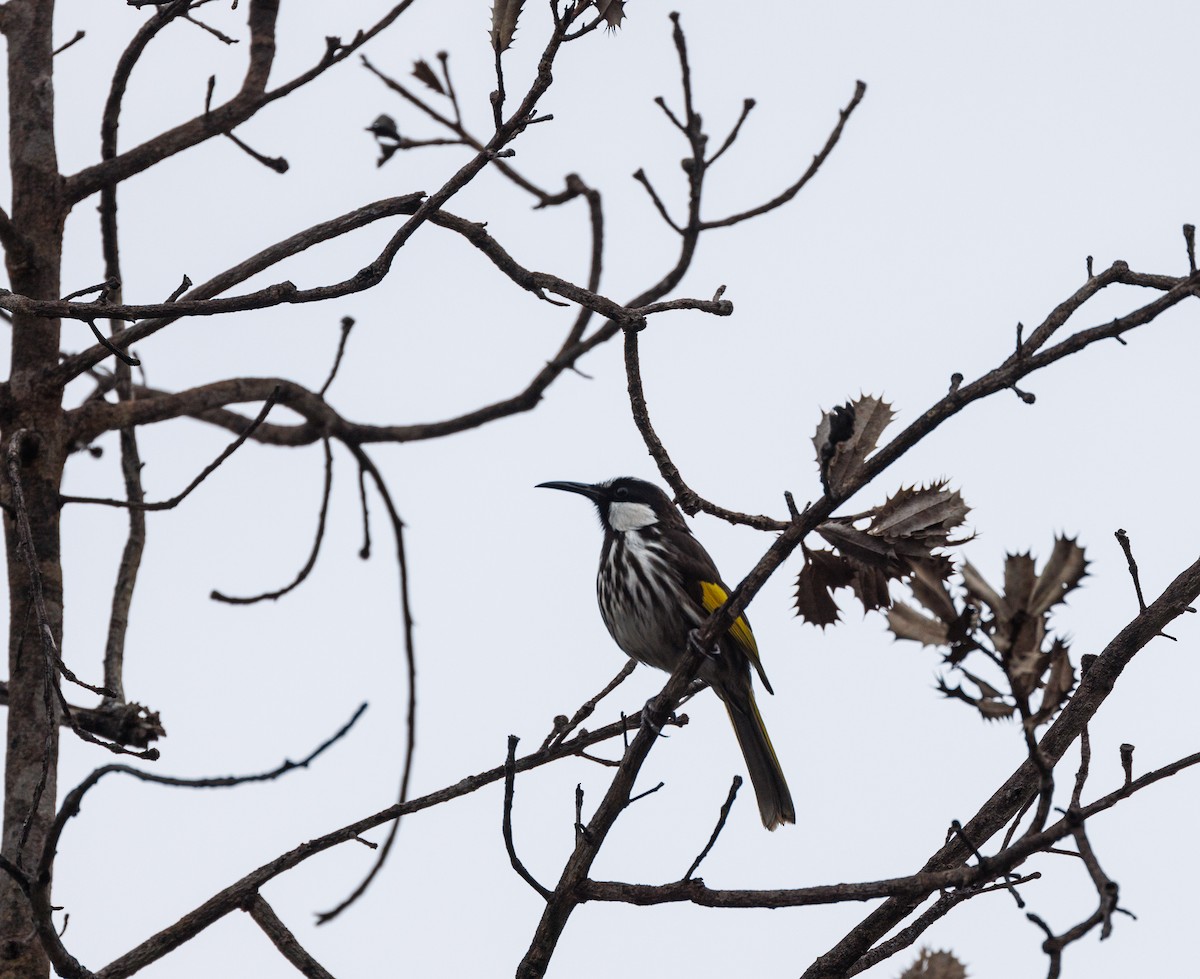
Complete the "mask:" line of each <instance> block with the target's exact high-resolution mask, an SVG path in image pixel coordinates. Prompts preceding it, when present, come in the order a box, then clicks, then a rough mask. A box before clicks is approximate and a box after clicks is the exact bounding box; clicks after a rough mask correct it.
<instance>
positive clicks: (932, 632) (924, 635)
mask: <svg viewBox="0 0 1200 979" xmlns="http://www.w3.org/2000/svg"><path fill="white" fill-rule="evenodd" d="M887 621H888V628H889V629H890V630H891V632H892V635H894V636H895V637H896V638H897V639H911V640H912V641H914V642H919V643H920V644H921V645H922V646H945V645H947V644H948V643H949V641H950V637H949V630H948V628H947V626H946V623H945V622H940V621H938V620H937V619H934V618H931V617H930V616H928V615H926V614H925V613H924V612H921V611H919V610H917V609H915V608H913V607H912V606H911V605H908V604H906V603H905V602H896V603H894V604H893V605H892V607H891V608H890V609H889V610H888V614H887Z"/></svg>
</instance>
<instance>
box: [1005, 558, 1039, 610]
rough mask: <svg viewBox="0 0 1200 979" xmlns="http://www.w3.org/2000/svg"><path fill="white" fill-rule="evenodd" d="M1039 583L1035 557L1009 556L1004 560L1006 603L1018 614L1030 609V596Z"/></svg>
mask: <svg viewBox="0 0 1200 979" xmlns="http://www.w3.org/2000/svg"><path fill="white" fill-rule="evenodd" d="M1035 581H1037V574H1036V572H1035V570H1034V563H1033V557H1032V555H1030V554H1029V553H1025V554H1008V555H1006V556H1005V559H1004V601H1005V602H1007V603H1008V607H1009V608H1010V609H1011V610H1012V614H1014V615H1015V614H1016V613H1017V612H1020V611H1022V610H1024V609H1028V608H1029V596H1030V595H1031V594H1033V583H1034V582H1035Z"/></svg>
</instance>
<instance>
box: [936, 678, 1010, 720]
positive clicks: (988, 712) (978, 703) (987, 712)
mask: <svg viewBox="0 0 1200 979" xmlns="http://www.w3.org/2000/svg"><path fill="white" fill-rule="evenodd" d="M937 688H938V691H939V692H940V693H941V694H942V695H943V696H945V697H949V698H952V699H954V700H961V701H962V702H963V703H966V704H970V705H971V706H972V707H974V708H975V709H976V710H977V711H979V713H980V714H981V715H982V717H983V719H984V720H985V721H996V720H1000V719H1001V718H1005V717H1012V715H1013V712H1014V711H1015V710H1016V707H1014V706H1013V705H1012V704H1006V703H1004V702H1003V701H1000V700H995V699H993V698H991V697H973V696H971V694H969V693H967V692H966V691H965V690H964V689H963V688H962V687H951V686H949V685H948V684H947V683H946V681H945V680H944V679H942V678H940V677H939V678H938V687H937Z"/></svg>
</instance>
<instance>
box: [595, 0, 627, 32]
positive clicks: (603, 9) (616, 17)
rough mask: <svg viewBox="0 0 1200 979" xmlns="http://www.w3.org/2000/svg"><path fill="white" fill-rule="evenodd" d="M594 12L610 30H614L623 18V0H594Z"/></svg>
mask: <svg viewBox="0 0 1200 979" xmlns="http://www.w3.org/2000/svg"><path fill="white" fill-rule="evenodd" d="M596 12H597V13H599V14H600V19H601V20H603V21H604V23H606V24H607V25H608V27H609V29H610V30H616V29H617V28H618V27H620V26H621V21H623V20H624V19H625V0H596Z"/></svg>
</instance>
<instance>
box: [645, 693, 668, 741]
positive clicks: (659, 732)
mask: <svg viewBox="0 0 1200 979" xmlns="http://www.w3.org/2000/svg"><path fill="white" fill-rule="evenodd" d="M657 699H658V697H657V696H655V697H651V698H650V699H649V700H647V701H646V705H645V706H644V707H643V708H642V723H643V724H645V725H646V727H648V728H650V730H651V731H653V732H654V733H655V734H656V735H657V736H658V737H660V738H669V737H670V735H669V734H663V729H662V725H661V724H655V723H654V721H652V720H651V719H650V714H651V706H652V705H653V704H654V701H656V700H657ZM674 716H675V714H674V713H671V714H668V715H667V717H666V720H667V721H668V722H669V721H670V720H671V719H672V718H673V717H674Z"/></svg>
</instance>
